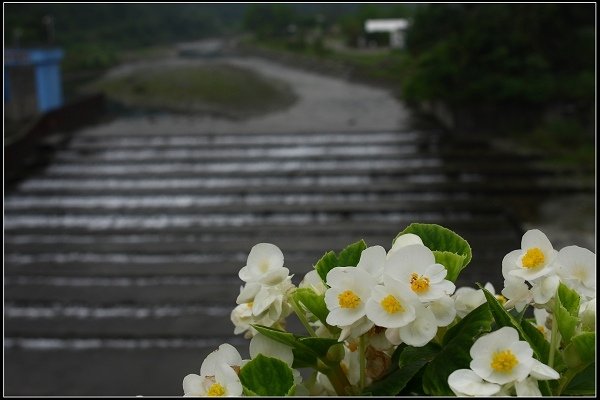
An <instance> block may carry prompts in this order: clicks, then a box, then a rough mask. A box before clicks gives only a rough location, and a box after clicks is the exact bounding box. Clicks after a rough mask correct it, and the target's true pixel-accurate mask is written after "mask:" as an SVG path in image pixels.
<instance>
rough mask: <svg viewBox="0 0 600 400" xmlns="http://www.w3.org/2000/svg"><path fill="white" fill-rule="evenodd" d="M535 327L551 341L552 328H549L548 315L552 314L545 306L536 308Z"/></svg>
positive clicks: (534, 314) (534, 312)
mask: <svg viewBox="0 0 600 400" xmlns="http://www.w3.org/2000/svg"><path fill="white" fill-rule="evenodd" d="M533 316H534V317H535V325H536V326H535V327H536V328H537V329H538V331H540V332H541V333H542V334H543V335H544V338H545V339H546V340H547V341H550V329H548V317H549V316H550V314H549V313H548V311H546V309H545V308H534V309H533Z"/></svg>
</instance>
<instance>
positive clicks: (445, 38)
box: [403, 4, 595, 107]
mask: <svg viewBox="0 0 600 400" xmlns="http://www.w3.org/2000/svg"><path fill="white" fill-rule="evenodd" d="M406 44H407V50H408V53H409V58H408V62H407V65H406V66H405V68H404V70H403V75H404V77H405V84H404V94H405V97H406V99H407V100H409V101H423V100H430V99H438V100H442V101H444V102H446V103H447V104H450V105H460V106H464V105H467V106H472V105H475V104H481V103H486V104H490V105H501V104H506V103H511V104H513V105H514V104H518V105H521V106H524V107H525V106H538V105H546V104H548V103H552V102H576V103H578V104H579V105H582V106H584V105H588V104H590V103H591V102H593V101H594V94H595V93H594V92H595V90H594V87H595V84H594V83H595V74H594V71H595V12H594V6H593V5H591V4H589V5H586V4H436V5H429V6H426V7H421V8H419V9H418V11H417V12H416V14H415V16H414V20H413V23H412V25H411V26H410V28H409V30H408V32H407V38H406Z"/></svg>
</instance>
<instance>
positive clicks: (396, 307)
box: [379, 294, 404, 314]
mask: <svg viewBox="0 0 600 400" xmlns="http://www.w3.org/2000/svg"><path fill="white" fill-rule="evenodd" d="M379 304H381V307H383V309H384V310H385V311H386V312H387V313H388V314H395V313H397V312H403V311H404V307H402V304H400V302H399V301H398V299H396V298H395V297H394V296H392V295H391V294H388V295H387V296H386V297H385V298H384V299H383V300H381V303H379Z"/></svg>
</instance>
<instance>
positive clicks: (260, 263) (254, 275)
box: [238, 243, 290, 285]
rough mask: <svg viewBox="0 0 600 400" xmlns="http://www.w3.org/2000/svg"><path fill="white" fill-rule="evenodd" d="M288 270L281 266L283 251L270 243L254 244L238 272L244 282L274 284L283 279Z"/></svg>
mask: <svg viewBox="0 0 600 400" xmlns="http://www.w3.org/2000/svg"><path fill="white" fill-rule="evenodd" d="M289 272H290V271H289V270H288V269H287V268H285V267H284V266H283V253H282V252H281V250H280V249H279V247H277V246H275V245H274V244H271V243H259V244H257V245H254V247H252V249H251V250H250V254H249V255H248V260H247V262H246V266H245V267H243V268H242V269H240V272H239V273H238V275H239V277H240V279H241V280H243V281H244V282H258V283H261V284H263V285H274V284H277V283H279V282H281V281H282V280H284V279H285V278H286V277H287V276H288V273H289Z"/></svg>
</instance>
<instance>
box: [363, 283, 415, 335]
mask: <svg viewBox="0 0 600 400" xmlns="http://www.w3.org/2000/svg"><path fill="white" fill-rule="evenodd" d="M418 302H419V298H418V297H417V296H416V295H415V294H414V293H412V291H411V290H410V288H409V287H408V286H407V285H405V284H404V283H402V282H398V281H396V280H394V279H392V278H389V279H386V281H385V283H384V284H383V285H377V286H375V287H374V288H373V291H372V292H371V298H370V299H369V301H368V302H367V318H369V319H370V320H371V321H373V322H374V323H375V325H377V326H382V327H384V328H400V327H402V326H405V325H408V324H409V323H410V322H412V321H414V320H415V318H416V316H415V304H416V303H418Z"/></svg>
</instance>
